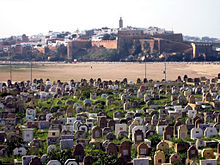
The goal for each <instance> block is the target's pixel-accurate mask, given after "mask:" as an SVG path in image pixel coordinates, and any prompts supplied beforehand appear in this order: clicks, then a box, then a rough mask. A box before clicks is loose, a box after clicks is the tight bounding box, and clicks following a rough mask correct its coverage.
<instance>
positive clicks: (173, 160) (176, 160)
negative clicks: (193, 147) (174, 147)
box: [169, 154, 182, 164]
mask: <svg viewBox="0 0 220 165" xmlns="http://www.w3.org/2000/svg"><path fill="white" fill-rule="evenodd" d="M169 160H170V163H172V164H174V163H177V164H181V163H182V162H181V157H180V156H179V155H177V154H172V155H170V159H169Z"/></svg>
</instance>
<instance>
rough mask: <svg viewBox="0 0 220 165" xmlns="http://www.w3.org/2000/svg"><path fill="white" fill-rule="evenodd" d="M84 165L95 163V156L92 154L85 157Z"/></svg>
mask: <svg viewBox="0 0 220 165" xmlns="http://www.w3.org/2000/svg"><path fill="white" fill-rule="evenodd" d="M83 164H84V165H92V164H93V158H92V157H91V156H85V157H84V159H83Z"/></svg>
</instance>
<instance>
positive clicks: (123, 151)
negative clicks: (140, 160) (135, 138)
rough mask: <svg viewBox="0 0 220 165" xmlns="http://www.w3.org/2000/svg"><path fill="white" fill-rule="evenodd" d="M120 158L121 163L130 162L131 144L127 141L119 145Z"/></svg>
mask: <svg viewBox="0 0 220 165" xmlns="http://www.w3.org/2000/svg"><path fill="white" fill-rule="evenodd" d="M120 158H121V159H122V160H123V162H128V161H129V160H131V144H130V143H129V142H127V141H123V142H122V143H121V145H120Z"/></svg>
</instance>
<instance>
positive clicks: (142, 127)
mask: <svg viewBox="0 0 220 165" xmlns="http://www.w3.org/2000/svg"><path fill="white" fill-rule="evenodd" d="M137 130H141V131H142V132H143V135H144V138H145V127H144V126H135V127H134V128H133V129H132V141H134V133H135V131H137Z"/></svg>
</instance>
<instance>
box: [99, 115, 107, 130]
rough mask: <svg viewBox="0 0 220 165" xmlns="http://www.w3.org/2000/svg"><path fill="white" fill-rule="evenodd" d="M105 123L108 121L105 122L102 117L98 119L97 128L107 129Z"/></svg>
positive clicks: (104, 118)
mask: <svg viewBox="0 0 220 165" xmlns="http://www.w3.org/2000/svg"><path fill="white" fill-rule="evenodd" d="M107 122H108V121H107V120H106V117H104V116H102V117H99V118H98V126H99V127H100V128H105V127H107Z"/></svg>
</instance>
